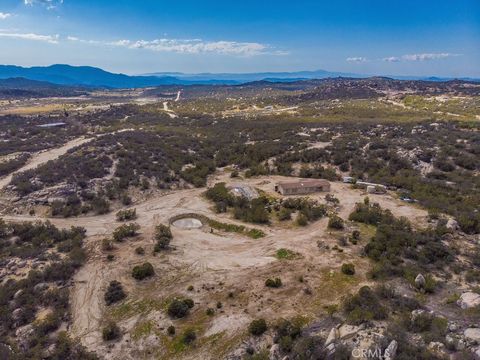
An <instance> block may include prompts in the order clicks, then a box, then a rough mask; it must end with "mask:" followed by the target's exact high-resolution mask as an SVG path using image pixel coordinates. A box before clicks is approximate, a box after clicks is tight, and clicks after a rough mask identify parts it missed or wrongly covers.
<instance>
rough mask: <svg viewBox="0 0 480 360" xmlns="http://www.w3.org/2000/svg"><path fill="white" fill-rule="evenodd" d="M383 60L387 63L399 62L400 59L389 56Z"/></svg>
mask: <svg viewBox="0 0 480 360" xmlns="http://www.w3.org/2000/svg"><path fill="white" fill-rule="evenodd" d="M382 60H383V61H387V62H399V61H400V58H398V57H396V56H389V57H386V58H383V59H382Z"/></svg>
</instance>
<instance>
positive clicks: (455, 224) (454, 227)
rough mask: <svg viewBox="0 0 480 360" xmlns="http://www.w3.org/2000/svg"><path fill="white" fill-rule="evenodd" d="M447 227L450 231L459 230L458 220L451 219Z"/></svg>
mask: <svg viewBox="0 0 480 360" xmlns="http://www.w3.org/2000/svg"><path fill="white" fill-rule="evenodd" d="M445 227H446V228H447V229H448V230H452V231H455V230H458V222H457V221H456V220H454V219H452V218H450V219H448V221H447V223H446V225H445Z"/></svg>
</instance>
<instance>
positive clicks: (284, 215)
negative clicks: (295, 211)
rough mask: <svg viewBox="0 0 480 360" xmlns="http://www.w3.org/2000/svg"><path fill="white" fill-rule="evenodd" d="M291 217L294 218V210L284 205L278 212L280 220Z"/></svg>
mask: <svg viewBox="0 0 480 360" xmlns="http://www.w3.org/2000/svg"><path fill="white" fill-rule="evenodd" d="M291 218H292V211H291V210H290V209H287V208H285V207H282V208H281V209H280V211H279V212H278V220H280V221H286V220H290V219H291Z"/></svg>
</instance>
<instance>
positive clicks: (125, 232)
mask: <svg viewBox="0 0 480 360" xmlns="http://www.w3.org/2000/svg"><path fill="white" fill-rule="evenodd" d="M138 230H140V225H138V224H137V223H130V224H123V225H121V226H119V227H117V228H116V229H115V230H114V231H113V233H112V237H113V240H115V241H118V242H121V241H123V240H125V239H126V238H130V237H135V236H137V235H138Z"/></svg>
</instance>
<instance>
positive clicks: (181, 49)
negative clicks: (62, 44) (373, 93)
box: [67, 36, 288, 56]
mask: <svg viewBox="0 0 480 360" xmlns="http://www.w3.org/2000/svg"><path fill="white" fill-rule="evenodd" d="M67 39H68V40H69V41H76V42H81V43H84V44H92V45H107V46H114V47H123V48H127V49H145V50H150V51H157V52H175V53H182V54H205V53H216V54H222V55H237V56H256V55H286V54H288V52H285V51H279V50H275V49H273V48H271V47H270V46H268V45H265V44H260V43H256V42H237V41H225V40H222V41H204V40H202V39H155V40H135V41H132V40H126V39H124V40H117V41H98V40H85V39H80V38H77V37H74V36H69V37H67Z"/></svg>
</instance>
